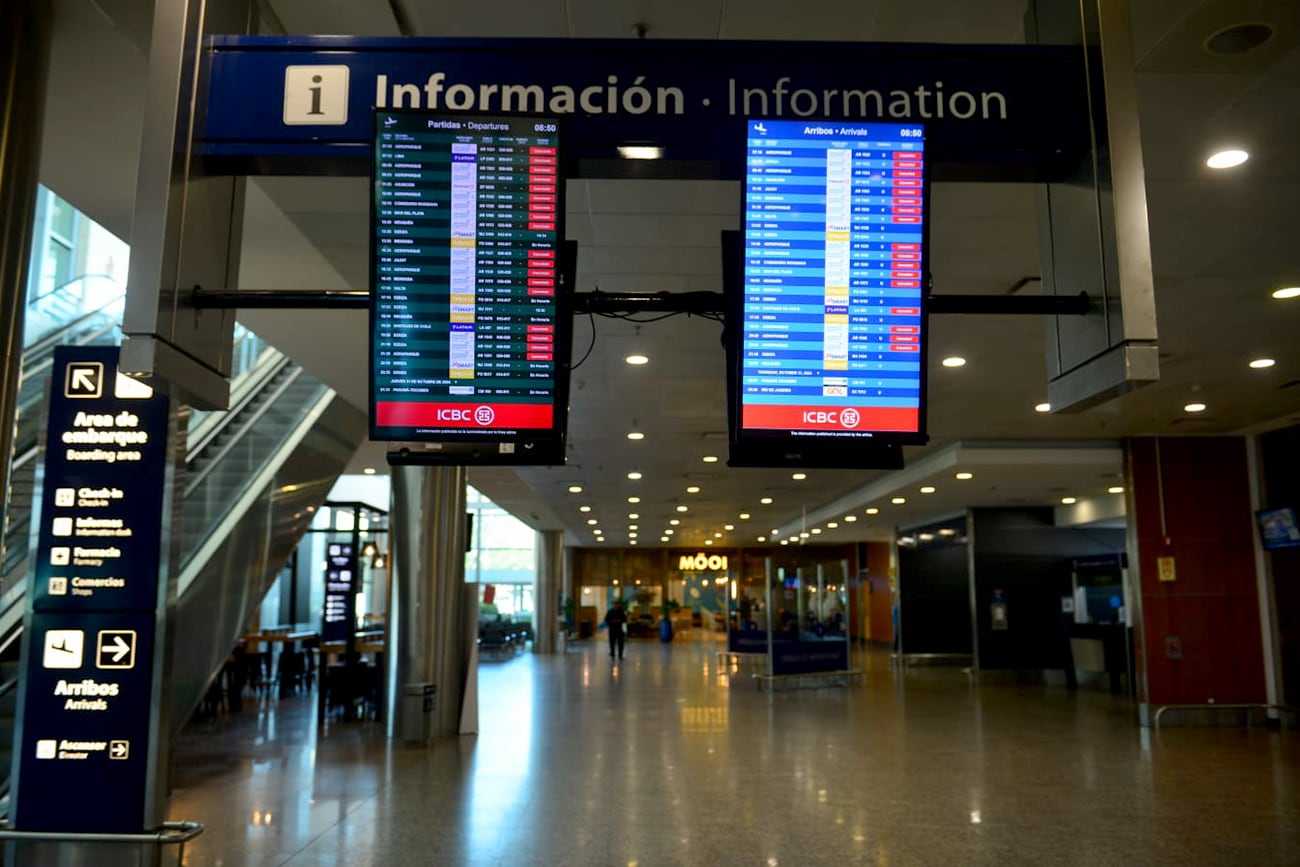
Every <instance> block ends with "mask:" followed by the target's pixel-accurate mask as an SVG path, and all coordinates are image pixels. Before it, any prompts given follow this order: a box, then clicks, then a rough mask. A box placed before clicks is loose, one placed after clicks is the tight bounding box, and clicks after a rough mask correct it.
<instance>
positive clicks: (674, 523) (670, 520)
mask: <svg viewBox="0 0 1300 867" xmlns="http://www.w3.org/2000/svg"><path fill="white" fill-rule="evenodd" d="M668 523H670V524H672V525H673V526H674V527H676V526H677V525H678V524H680V523H681V521H680V520H679V519H677V518H671V519H669V521H668Z"/></svg>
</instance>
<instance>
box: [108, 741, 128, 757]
mask: <svg viewBox="0 0 1300 867" xmlns="http://www.w3.org/2000/svg"><path fill="white" fill-rule="evenodd" d="M130 752H131V742H130V741H109V742H108V757H109V758H110V759H125V758H127V757H128V755H130Z"/></svg>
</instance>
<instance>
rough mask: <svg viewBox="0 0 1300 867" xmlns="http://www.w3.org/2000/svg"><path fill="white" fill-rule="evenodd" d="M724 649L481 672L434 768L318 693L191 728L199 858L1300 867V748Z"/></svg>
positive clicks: (514, 663) (1025, 693)
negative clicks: (809, 680)
mask: <svg viewBox="0 0 1300 867" xmlns="http://www.w3.org/2000/svg"><path fill="white" fill-rule="evenodd" d="M717 647H718V645H715V644H714V643H713V642H712V641H709V640H702V641H694V642H693V641H689V640H687V641H678V642H676V643H674V644H672V645H660V644H658V643H648V642H647V643H640V642H634V643H632V644H630V645H629V648H628V653H627V658H626V659H625V660H624V661H623V662H621V663H618V664H615V663H614V662H612V661H611V660H610V659H609V658H608V656H607V655H606V649H605V648H604V647H603V646H602V645H599V644H590V643H589V644H587V645H585V646H580V647H578V648H577V649H570V651H569V652H568V653H567V654H566V655H563V656H551V657H544V656H534V655H531V654H525V655H520V656H517V657H515V658H513V659H510V660H508V661H503V662H495V663H486V662H485V663H483V664H482V666H481V668H480V672H479V690H480V711H481V713H480V728H481V732H480V734H479V735H478V736H477V737H461V738H449V739H444V740H440V741H438V742H436V743H435V745H434V746H433V748H432V749H430V750H428V751H421V750H415V749H409V748H403V747H401V746H395V745H390V744H389V743H388V742H386V741H385V740H384V738H383V735H382V730H381V728H380V726H378V725H377V724H374V723H350V724H345V725H338V726H334V727H332V728H330V729H329V730H328V731H317V728H316V725H315V716H314V705H313V703H312V699H311V698H309V697H308V698H294V699H286V700H280V701H269V702H267V703H265V704H262V705H261V706H260V707H259V706H256V705H254V706H248V705H246V707H245V710H244V712H243V713H242V714H238V715H235V716H231V717H225V718H222V719H220V720H218V721H216V722H212V723H206V724H203V725H201V726H198V725H196V726H192V727H191V728H190V729H189V730H188V731H187V732H186V733H185V735H183V736H182V738H181V739H180V741H179V743H178V745H177V752H176V762H175V770H174V772H173V777H172V779H173V785H174V792H173V795H172V799H171V805H170V810H169V812H170V815H171V817H172V818H175V819H197V820H200V821H203V822H205V823H207V826H208V830H207V833H205V834H204V835H203V836H202V837H200V838H199V839H198V840H196V841H195V842H194V843H192V844H191V845H190V846H189V848H188V849H187V850H186V857H185V863H186V864H189V865H245V864H248V865H264V864H265V865H273V864H274V865H279V864H285V865H291V867H308V865H327V864H328V865H372V864H373V865H409V864H438V865H503V867H506V865H508V867H520V865H579V867H580V865H618V867H652V865H707V867H726V865H733V864H734V865H757V867H780V865H791V867H794V865H820V864H831V865H833V864H853V865H858V864H864V865H878V867H903V865H964V864H972V865H982V864H990V865H1015V864H1026V865H1039V864H1051V865H1076V864H1077V865H1093V864H1118V865H1130V864H1135V865H1136V864H1140V865H1165V864H1168V865H1200V864H1230V865H1256V864H1270V865H1273V864H1277V865H1283V864H1293V865H1294V864H1300V733H1296V732H1274V731H1268V730H1263V729H1255V730H1243V729H1169V730H1165V731H1163V732H1159V733H1155V732H1151V731H1146V730H1142V729H1139V728H1136V727H1135V726H1134V725H1133V723H1132V717H1131V711H1130V707H1129V706H1128V704H1127V703H1126V702H1124V701H1122V700H1120V699H1118V698H1112V697H1111V696H1109V695H1106V694H1101V693H1086V692H1081V693H1077V694H1071V693H1068V692H1066V691H1065V690H1063V689H1045V688H1037V687H1011V686H1005V687H1004V686H998V687H987V686H985V687H980V688H975V687H973V686H972V685H971V684H970V682H969V681H968V679H967V677H966V675H964V674H963V673H961V672H960V671H959V670H954V669H911V670H908V671H905V672H893V671H891V670H890V667H889V665H888V661H887V659H886V658H885V657H884V656H883V655H881V654H878V653H873V654H864V655H863V658H862V660H861V662H862V665H863V666H864V667H865V668H866V670H867V675H866V677H865V679H864V681H863V682H862V683H860V684H858V685H856V686H854V687H852V688H847V689H845V688H839V689H817V690H802V691H787V692H778V693H775V694H771V693H767V692H760V691H759V690H757V689H756V687H755V684H754V682H753V680H752V678H751V676H750V674H749V671H748V670H747V669H744V668H741V669H728V668H727V667H726V666H722V667H719V665H718V662H717V657H716V654H715V651H716V650H717Z"/></svg>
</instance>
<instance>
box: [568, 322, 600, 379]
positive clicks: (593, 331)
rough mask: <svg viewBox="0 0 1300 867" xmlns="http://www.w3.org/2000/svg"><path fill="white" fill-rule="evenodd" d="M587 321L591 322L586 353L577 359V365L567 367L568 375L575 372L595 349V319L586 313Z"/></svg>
mask: <svg viewBox="0 0 1300 867" xmlns="http://www.w3.org/2000/svg"><path fill="white" fill-rule="evenodd" d="M587 319H588V320H590V321H591V343H590V344H589V345H588V346H587V351H586V352H585V353H584V354H583V356H582V358H579V359H578V363H577V364H573V365H570V366H569V372H570V373H572V372H573V371H575V370H577V369H578V368H579V367H582V363H583V362H584V361H586V360H587V359H588V358H590V357H591V350H593V349H595V348H596V317H595V316H592V315H591V314H590V313H588V314H587Z"/></svg>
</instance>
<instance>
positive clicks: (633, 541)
mask: <svg viewBox="0 0 1300 867" xmlns="http://www.w3.org/2000/svg"><path fill="white" fill-rule="evenodd" d="M627 543H628V544H629V545H635V544H636V539H628V540H627Z"/></svg>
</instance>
